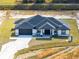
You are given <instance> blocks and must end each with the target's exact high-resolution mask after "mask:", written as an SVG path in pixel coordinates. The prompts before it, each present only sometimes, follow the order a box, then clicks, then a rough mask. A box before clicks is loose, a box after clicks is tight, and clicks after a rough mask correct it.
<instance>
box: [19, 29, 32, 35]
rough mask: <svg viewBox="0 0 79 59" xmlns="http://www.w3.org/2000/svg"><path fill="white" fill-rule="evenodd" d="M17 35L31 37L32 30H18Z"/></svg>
mask: <svg viewBox="0 0 79 59" xmlns="http://www.w3.org/2000/svg"><path fill="white" fill-rule="evenodd" d="M19 34H20V35H32V30H31V29H19Z"/></svg>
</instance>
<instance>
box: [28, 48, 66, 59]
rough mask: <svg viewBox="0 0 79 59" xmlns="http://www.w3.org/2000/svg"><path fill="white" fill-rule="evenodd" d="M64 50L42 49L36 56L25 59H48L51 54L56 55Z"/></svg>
mask: <svg viewBox="0 0 79 59" xmlns="http://www.w3.org/2000/svg"><path fill="white" fill-rule="evenodd" d="M64 49H65V47H61V48H49V49H44V50H43V51H41V52H39V53H38V54H37V55H35V56H31V57H29V58H27V59H34V58H35V59H43V58H45V57H48V56H50V55H52V54H55V53H57V52H59V51H62V50H64Z"/></svg>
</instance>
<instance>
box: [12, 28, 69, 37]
mask: <svg viewBox="0 0 79 59" xmlns="http://www.w3.org/2000/svg"><path fill="white" fill-rule="evenodd" d="M29 30H30V31H29ZM21 31H22V32H21ZM23 35H25V36H32V37H36V38H52V37H53V38H54V37H55V38H57V37H69V31H68V30H54V29H22V30H21V29H16V30H15V32H14V33H13V34H12V36H17V37H18V36H23Z"/></svg>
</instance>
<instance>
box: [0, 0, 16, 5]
mask: <svg viewBox="0 0 79 59" xmlns="http://www.w3.org/2000/svg"><path fill="white" fill-rule="evenodd" d="M15 3H16V0H0V5H7V4H8V5H9V4H10V5H11V4H15Z"/></svg>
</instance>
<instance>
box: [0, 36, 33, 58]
mask: <svg viewBox="0 0 79 59" xmlns="http://www.w3.org/2000/svg"><path fill="white" fill-rule="evenodd" d="M16 39H17V40H15V41H12V42H8V43H6V44H4V45H3V46H2V49H1V52H0V59H13V57H14V54H15V53H16V52H17V51H18V50H21V49H23V48H28V43H29V42H30V40H31V39H32V37H29V36H28V37H26V36H19V37H18V38H16Z"/></svg>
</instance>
